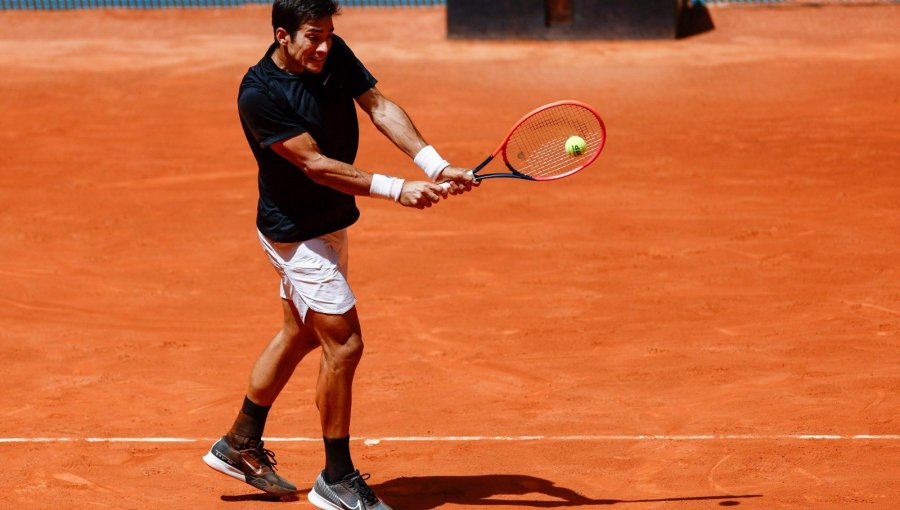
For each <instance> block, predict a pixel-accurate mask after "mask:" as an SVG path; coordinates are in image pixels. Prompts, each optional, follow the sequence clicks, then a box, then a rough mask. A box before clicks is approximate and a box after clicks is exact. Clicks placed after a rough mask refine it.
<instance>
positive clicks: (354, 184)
mask: <svg viewBox="0 0 900 510" xmlns="http://www.w3.org/2000/svg"><path fill="white" fill-rule="evenodd" d="M300 168H301V169H302V170H303V171H304V172H305V173H306V175H307V177H309V178H310V179H312V181H313V182H315V183H317V184H321V185H323V186H328V187H329V188H334V189H336V190H338V191H340V192H342V193H347V194H348V195H360V196H367V195H369V189H370V188H371V186H372V174H370V173H367V172H363V171H362V170H360V169H358V168H356V167H354V166H353V165H348V164H347V163H344V162H341V161H338V160H336V159H331V158H328V157H325V156H322V157H320V158H316V159H314V160H312V161H305V162H303V163H302V164H301V165H300Z"/></svg>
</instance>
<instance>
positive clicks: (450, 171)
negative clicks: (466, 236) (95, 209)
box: [356, 87, 477, 194]
mask: <svg viewBox="0 0 900 510" xmlns="http://www.w3.org/2000/svg"><path fill="white" fill-rule="evenodd" d="M356 102H357V103H358V104H359V106H360V108H362V109H363V111H364V112H366V113H367V114H368V115H369V117H370V118H371V119H372V123H373V124H375V127H376V128H378V130H379V131H381V132H382V133H383V134H384V136H386V137H387V138H388V140H390V141H391V142H393V143H394V145H396V146H397V148H399V149H400V150H402V151H403V152H405V153H406V155H408V156H409V157H410V158H412V159H413V160H414V161H415V163H416V164H417V165H418V166H419V167H420V168H421V169H422V170H423V171H424V172H425V174H426V175H428V177H430V178H431V179H432V180H433V181H446V182H450V188H449V189H450V193H452V194H457V193H463V192H465V191H468V190H470V189H472V185H473V184H475V181H474V179H473V177H472V173H471V172H470V171H469V170H468V169H465V168H459V167H455V166H452V165H450V163H448V162H447V161H446V160H444V159H443V158H442V157H440V155H439V154H438V153H437V151H436V150H434V148H433V147H431V146H430V145H428V144H427V143H426V142H425V139H424V138H423V137H422V134H421V133H420V132H419V130H418V129H417V128H416V126H415V124H413V122H412V119H410V117H409V115H408V114H407V113H406V111H405V110H403V108H401V107H400V105H398V104H397V103H395V102H393V101H391V100H390V99H388V98H387V97H385V96H384V95H383V94H382V93H381V92H380V91H379V90H378V89H377V88H376V87H372V88H371V89H369V90H368V91H366V92H364V93H363V94H362V95H360V96H359V97H357V98H356ZM476 185H477V184H476Z"/></svg>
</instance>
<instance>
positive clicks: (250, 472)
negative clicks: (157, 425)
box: [203, 436, 297, 496]
mask: <svg viewBox="0 0 900 510" xmlns="http://www.w3.org/2000/svg"><path fill="white" fill-rule="evenodd" d="M245 446H246V448H244V449H237V448H234V447H233V446H231V445H230V444H229V443H228V441H227V440H226V439H225V437H224V436H223V437H222V438H221V439H219V440H218V441H216V442H215V444H213V445H212V448H210V449H209V452H208V453H207V454H206V455H204V456H203V462H206V465H208V466H209V467H211V468H213V469H215V470H216V471H218V472H220V473H225V474H226V475H228V476H230V477H233V478H237V479H238V480H240V481H242V482H246V483H248V484H250V485H252V486H253V487H256V488H257V489H259V490H261V491H264V492H267V493H269V494H274V495H277V496H287V495H290V494H293V493H295V492H297V487H296V486H294V484H292V483H291V482H289V481H287V480H285V479H284V478H282V477H280V476H279V475H278V473H276V472H275V465H276V464H277V462H276V461H275V453H274V452H272V450H268V449H266V448H263V442H262V441H252V442H250V443H249V444H247V445H245Z"/></svg>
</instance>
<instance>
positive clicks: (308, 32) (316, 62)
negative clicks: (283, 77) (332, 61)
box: [287, 16, 334, 73]
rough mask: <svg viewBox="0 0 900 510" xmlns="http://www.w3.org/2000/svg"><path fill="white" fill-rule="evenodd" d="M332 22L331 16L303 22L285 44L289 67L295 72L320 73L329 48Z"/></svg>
mask: <svg viewBox="0 0 900 510" xmlns="http://www.w3.org/2000/svg"><path fill="white" fill-rule="evenodd" d="M332 35H334V24H333V23H332V22H331V16H326V17H324V18H321V19H316V20H311V21H309V22H307V23H304V24H303V26H301V27H300V28H299V29H298V30H297V33H296V34H295V35H294V37H293V38H291V39H290V40H289V42H288V45H287V54H288V57H289V58H290V60H291V63H290V64H291V65H290V67H294V69H295V70H296V71H297V72H308V73H320V72H322V68H323V67H324V66H325V58H326V57H328V52H329V50H331V38H332Z"/></svg>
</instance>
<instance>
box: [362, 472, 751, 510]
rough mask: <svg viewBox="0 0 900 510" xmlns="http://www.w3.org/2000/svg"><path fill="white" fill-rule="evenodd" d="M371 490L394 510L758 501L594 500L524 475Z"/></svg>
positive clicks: (427, 479) (407, 482)
mask: <svg viewBox="0 0 900 510" xmlns="http://www.w3.org/2000/svg"><path fill="white" fill-rule="evenodd" d="M372 488H373V489H374V490H375V493H376V494H378V496H379V497H380V498H381V499H383V500H384V502H385V503H387V504H388V505H390V506H392V507H393V508H396V509H397V510H430V509H433V508H438V507H441V506H443V505H447V504H456V505H477V506H480V507H487V506H502V505H507V506H518V507H535V508H557V507H566V506H601V505H615V504H618V503H655V502H666V501H720V503H719V504H720V505H722V506H736V505H738V504H740V503H738V502H737V501H735V500H737V499H742V498H758V497H762V495H760V494H746V495H733V494H729V495H721V496H688V497H671V498H659V499H634V500H624V499H595V498H589V497H587V496H584V495H582V494H579V493H577V492H575V491H573V490H572V489H567V488H565V487H559V486H557V485H556V484H554V483H553V482H551V481H550V480H544V479H542V478H537V477H534V476H526V475H480V476H417V477H403V478H395V479H393V480H388V481H386V482H383V483H379V484H377V485H375V484H373V485H372ZM529 498H531V499H529Z"/></svg>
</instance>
